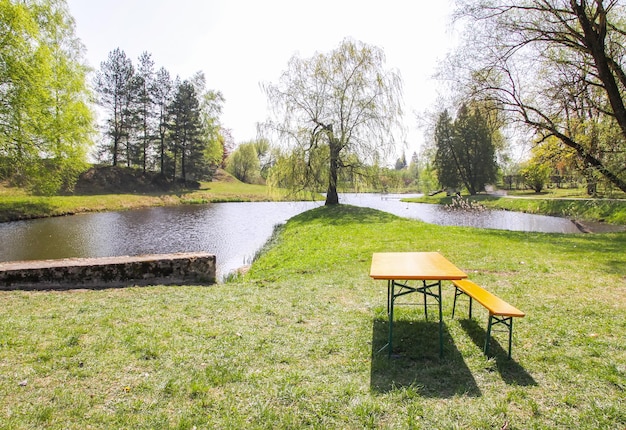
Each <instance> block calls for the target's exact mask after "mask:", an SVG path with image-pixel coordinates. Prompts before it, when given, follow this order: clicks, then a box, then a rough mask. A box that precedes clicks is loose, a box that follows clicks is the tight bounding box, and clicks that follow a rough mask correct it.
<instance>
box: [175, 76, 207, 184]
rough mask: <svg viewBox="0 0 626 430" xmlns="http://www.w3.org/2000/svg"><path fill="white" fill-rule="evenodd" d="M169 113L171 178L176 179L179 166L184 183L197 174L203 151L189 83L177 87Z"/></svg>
mask: <svg viewBox="0 0 626 430" xmlns="http://www.w3.org/2000/svg"><path fill="white" fill-rule="evenodd" d="M169 111H170V113H171V115H172V119H171V125H170V132H171V134H170V136H171V147H172V152H173V155H174V168H173V172H172V177H173V178H174V179H175V178H176V175H177V172H176V167H177V166H180V177H181V178H182V180H183V181H186V180H187V179H188V178H187V175H188V174H191V175H193V174H195V173H196V172H197V164H198V159H202V150H203V148H202V145H201V143H202V138H201V131H202V122H201V118H200V104H199V102H198V98H197V95H196V90H195V88H194V86H193V85H192V84H191V83H190V82H189V81H184V82H183V83H181V84H180V85H178V88H177V90H176V95H175V97H174V100H173V101H172V103H171V105H170V108H169Z"/></svg>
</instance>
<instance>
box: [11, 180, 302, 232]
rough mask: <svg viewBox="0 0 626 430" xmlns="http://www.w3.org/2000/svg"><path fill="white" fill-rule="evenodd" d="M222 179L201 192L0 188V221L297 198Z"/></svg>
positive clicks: (264, 188)
mask: <svg viewBox="0 0 626 430" xmlns="http://www.w3.org/2000/svg"><path fill="white" fill-rule="evenodd" d="M220 178H221V179H220V180H219V181H214V182H202V183H201V184H200V189H198V190H190V191H181V192H171V193H150V194H97V195H80V196H76V195H71V196H50V197H43V196H33V195H29V194H28V193H26V192H25V191H24V190H22V189H19V188H9V187H3V186H2V185H0V222H7V221H16V220H24V219H34V218H46V217H54V216H64V215H73V214H77V213H86V212H103V211H119V210H129V209H140V208H146V207H158V206H175V205H186V204H205V203H222V202H268V201H289V200H294V196H293V195H290V194H289V193H288V192H287V191H286V190H278V189H271V188H269V187H267V186H265V185H251V184H245V183H243V182H240V181H238V180H237V179H235V178H233V177H232V176H230V175H228V174H224V175H222V176H220Z"/></svg>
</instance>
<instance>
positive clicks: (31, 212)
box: [0, 201, 55, 222]
mask: <svg viewBox="0 0 626 430" xmlns="http://www.w3.org/2000/svg"><path fill="white" fill-rule="evenodd" d="M54 209H55V208H54V206H52V205H50V204H48V203H46V202H44V201H41V202H17V203H13V202H0V222H7V221H19V220H26V219H33V218H41V217H43V216H48V215H49V214H51V213H52V211H53V210H54Z"/></svg>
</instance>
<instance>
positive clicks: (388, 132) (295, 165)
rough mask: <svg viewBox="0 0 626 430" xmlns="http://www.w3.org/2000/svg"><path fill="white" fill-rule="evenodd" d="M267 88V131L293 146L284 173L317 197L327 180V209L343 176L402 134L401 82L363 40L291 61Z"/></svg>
mask: <svg viewBox="0 0 626 430" xmlns="http://www.w3.org/2000/svg"><path fill="white" fill-rule="evenodd" d="M264 90H265V92H266V94H267V97H268V99H269V102H270V105H271V106H272V107H273V111H272V113H273V119H272V120H270V121H268V123H267V124H266V126H267V127H268V129H269V130H272V131H273V132H275V133H276V134H277V137H278V138H279V141H280V142H281V143H283V144H286V145H287V146H288V147H289V148H290V152H289V155H288V156H286V157H285V158H284V159H283V160H282V163H279V165H283V166H286V167H285V168H284V169H283V170H282V171H283V173H284V172H287V173H286V174H287V175H292V176H293V177H292V178H291V179H292V181H291V183H292V185H293V186H294V187H300V188H301V189H309V190H312V191H318V189H319V188H320V187H322V186H324V184H322V183H320V177H325V178H326V180H327V184H326V186H327V194H326V204H327V205H332V204H338V203H339V196H338V194H337V180H338V177H339V176H340V172H341V171H342V170H343V169H350V170H352V171H353V173H354V172H358V171H359V169H360V168H361V167H363V166H364V165H365V164H367V163H368V162H369V163H375V162H376V161H377V160H378V159H379V158H380V157H381V156H383V155H386V153H387V152H389V151H390V150H392V149H393V147H394V145H395V140H396V137H397V132H399V131H401V126H400V122H399V120H400V119H401V117H402V108H401V101H402V81H401V78H400V76H399V74H398V73H397V72H396V71H394V70H387V69H385V55H384V53H383V51H382V49H380V48H377V47H375V46H370V45H367V44H365V43H362V42H358V41H353V40H350V39H345V40H344V41H343V42H342V43H341V44H340V45H339V47H338V48H336V49H335V50H333V51H331V52H329V53H327V54H322V53H316V54H315V55H313V56H312V57H311V58H304V59H303V58H300V57H299V56H294V57H292V58H291V60H290V61H289V64H288V68H287V70H286V71H285V72H284V73H283V74H282V76H281V77H280V79H279V81H278V83H276V84H267V85H265V86H264ZM320 166H325V168H326V169H327V172H323V173H324V174H323V175H320V173H322V172H320V171H319V169H320ZM350 176H352V175H350ZM316 188H318V189H316Z"/></svg>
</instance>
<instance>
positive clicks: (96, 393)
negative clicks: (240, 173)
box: [0, 205, 626, 430]
mask: <svg viewBox="0 0 626 430" xmlns="http://www.w3.org/2000/svg"><path fill="white" fill-rule="evenodd" d="M623 249H626V235H625V234H623V233H621V234H598V235H565V234H541V233H527V232H510V231H496V230H484V229H474V228H464V227H442V226H437V225H432V224H426V223H423V222H420V221H415V220H409V219H404V218H398V217H396V216H393V215H391V214H387V213H384V212H379V211H375V210H371V209H365V208H358V207H353V206H345V205H340V206H338V207H320V208H318V209H315V210H312V211H308V212H305V213H303V214H301V215H299V216H296V217H294V218H293V219H291V220H290V221H289V222H288V223H287V224H286V225H285V226H284V227H282V228H281V229H280V230H279V232H278V234H277V236H276V237H274V239H273V241H272V243H271V245H270V246H269V247H268V248H267V249H266V250H265V251H264V252H263V253H262V255H261V256H260V258H259V259H258V260H257V261H256V262H255V263H253V265H252V267H251V269H250V271H249V272H248V273H247V275H245V276H243V277H241V278H238V279H235V280H233V281H231V282H229V283H227V284H218V285H215V286H211V287H199V286H180V287H176V288H172V287H164V286H157V287H144V288H128V289H121V290H113V289H112V290H103V291H69V292H64V293H51V292H5V293H1V294H0V297H1V300H2V302H3V309H4V310H3V317H2V319H0V339H1V340H0V374H1V375H3V377H2V378H0V403H1V404H3V405H4V407H3V408H0V422H2V423H3V424H1V425H0V427H1V428H11V429H26V428H42V427H45V428H49V429H61V428H63V429H78V428H84V427H86V426H87V427H91V428H111V427H113V428H194V427H196V428H259V429H260V428H277V429H281V428H285V429H286V428H407V429H408V428H472V429H492V428H542V429H543V428H545V429H547V428H550V429H569V428H577V429H580V430H585V429H594V430H595V429H597V428H623V427H624V426H626V415H624V413H623V411H624V403H623V395H624V390H625V389H626V371H625V369H626V348H625V346H624V345H626V341H625V338H624V324H623V322H624V321H626V295H625V294H624V291H625V289H626V283H625V282H626V255H625V254H624V252H623ZM415 250H422V251H426V250H428V251H439V252H441V253H442V254H443V255H444V256H446V257H447V258H448V259H450V260H451V261H452V262H453V263H455V264H456V265H457V266H458V267H459V268H461V269H462V270H463V271H465V272H466V273H468V274H469V275H470V277H471V278H472V279H473V280H474V281H475V282H477V283H479V284H481V285H483V286H484V287H485V288H487V289H489V290H490V291H493V292H494V293H496V294H497V295H499V296H500V297H502V298H503V299H505V300H507V301H508V302H510V303H511V304H513V305H515V306H516V307H518V308H519V309H521V310H523V311H524V312H526V317H525V318H523V319H520V320H519V321H516V322H515V324H516V326H515V330H514V337H513V359H512V360H507V359H506V352H505V351H504V350H505V349H506V340H505V337H504V336H503V335H502V334H498V333H495V334H494V339H495V341H494V343H492V351H493V352H494V353H495V355H494V357H493V358H490V359H487V358H485V357H484V356H483V354H482V342H483V339H484V335H485V327H486V320H487V316H486V313H485V311H484V309H482V308H481V307H476V306H475V308H474V318H475V319H474V320H471V321H470V320H465V319H462V318H460V317H458V316H457V317H456V318H455V319H452V318H451V308H452V306H451V304H452V300H453V296H454V294H453V291H452V290H451V286H450V285H449V284H447V283H445V284H444V301H443V307H444V336H445V337H444V339H445V345H444V358H443V359H442V360H440V359H439V358H438V347H437V328H436V326H437V325H436V323H433V322H426V321H425V320H424V317H423V310H422V308H421V307H419V306H418V307H415V306H404V307H403V306H398V307H397V308H396V321H397V323H396V326H395V327H396V332H395V333H396V335H395V336H394V338H395V339H396V342H397V343H396V351H397V352H399V353H400V355H399V358H396V359H392V360H391V361H389V360H388V359H387V356H386V354H377V353H376V351H377V350H378V349H379V348H380V347H382V345H383V344H384V343H385V339H386V336H387V324H386V304H385V303H386V284H385V283H384V282H380V281H373V280H371V279H370V278H369V276H368V273H369V265H370V262H371V255H372V253H373V252H380V251H415ZM572 274H575V279H573V278H572ZM461 306H466V303H462V305H461ZM462 309H466V308H465V307H462ZM463 314H464V313H463ZM609 316H610V317H609Z"/></svg>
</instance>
